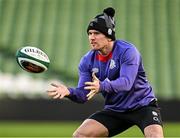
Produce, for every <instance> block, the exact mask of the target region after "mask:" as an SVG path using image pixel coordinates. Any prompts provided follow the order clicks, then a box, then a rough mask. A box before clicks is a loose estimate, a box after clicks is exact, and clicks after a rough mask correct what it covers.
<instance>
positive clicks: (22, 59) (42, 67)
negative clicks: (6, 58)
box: [16, 46, 50, 73]
mask: <svg viewBox="0 0 180 138" xmlns="http://www.w3.org/2000/svg"><path fill="white" fill-rule="evenodd" d="M16 61H17V63H18V64H19V66H20V67H21V68H22V69H24V70H25V71H28V72H31V73H41V72H44V71H46V70H48V68H49V64H50V60H49V57H48V56H47V54H46V53H45V52H43V51H42V50H41V49H39V48H37V47H32V46H25V47H22V48H20V49H18V50H17V52H16Z"/></svg>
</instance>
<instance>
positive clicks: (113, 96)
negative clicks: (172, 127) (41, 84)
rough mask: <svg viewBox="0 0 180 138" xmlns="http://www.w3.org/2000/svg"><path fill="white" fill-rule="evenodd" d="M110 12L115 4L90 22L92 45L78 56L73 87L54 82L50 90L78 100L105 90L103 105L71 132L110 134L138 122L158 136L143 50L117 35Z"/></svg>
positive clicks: (158, 121) (158, 119) (147, 134)
mask: <svg viewBox="0 0 180 138" xmlns="http://www.w3.org/2000/svg"><path fill="white" fill-rule="evenodd" d="M114 14H115V10H114V9H113V8H111V7H110V8H107V9H105V10H104V11H103V13H102V14H100V15H97V16H96V17H95V18H94V19H93V20H92V21H91V22H90V24H89V25H88V28H87V33H88V37H89V42H90V45H91V50H90V51H89V52H88V53H87V54H86V55H84V56H83V57H82V59H81V61H80V64H79V82H78V86H77V88H67V87H66V86H64V85H62V84H52V86H53V87H52V88H51V89H50V90H48V94H49V96H51V97H53V98H54V99H57V98H59V99H62V98H64V97H67V98H69V99H70V100H72V101H74V102H80V103H84V102H86V101H87V100H90V99H91V98H92V97H93V96H95V95H96V94H97V93H101V94H102V95H103V97H104V99H105V106H104V109H102V110H101V111H98V112H96V113H94V114H92V115H91V116H90V117H89V118H88V119H86V120H85V121H84V122H83V123H82V124H81V125H80V127H79V128H78V129H77V130H76V131H75V132H74V134H73V137H111V136H115V135H117V134H119V133H121V132H123V131H125V130H126V129H128V128H130V127H131V126H133V125H137V126H138V127H139V128H140V129H141V131H142V132H143V134H144V136H145V137H147V138H154V137H158V138H160V137H161V138H162V137H163V130H162V121H161V115H160V111H159V108H158V105H157V99H156V97H155V96H154V93H153V90H152V87H151V86H150V84H149V83H148V81H147V78H146V75H145V71H144V68H143V63H142V59H141V55H140V53H139V51H138V50H137V49H136V48H135V46H134V45H133V44H131V43H128V42H126V41H123V40H116V39H115V22H114V18H113V17H114Z"/></svg>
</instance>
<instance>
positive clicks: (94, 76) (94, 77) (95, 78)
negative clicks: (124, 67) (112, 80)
mask: <svg viewBox="0 0 180 138" xmlns="http://www.w3.org/2000/svg"><path fill="white" fill-rule="evenodd" d="M92 77H93V81H98V80H99V79H98V78H97V77H96V75H95V72H93V73H92Z"/></svg>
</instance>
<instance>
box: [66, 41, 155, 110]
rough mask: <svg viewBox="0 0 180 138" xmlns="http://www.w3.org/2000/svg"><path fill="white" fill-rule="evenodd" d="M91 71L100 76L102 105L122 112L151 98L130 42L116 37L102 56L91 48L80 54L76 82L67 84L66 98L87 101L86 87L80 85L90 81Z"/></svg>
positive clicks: (148, 101)
mask: <svg viewBox="0 0 180 138" xmlns="http://www.w3.org/2000/svg"><path fill="white" fill-rule="evenodd" d="M92 72H96V76H97V78H99V80H100V93H101V94H102V95H103V97H104V98H105V107H104V108H105V109H108V110H113V111H117V112H124V111H128V110H133V109H136V108H138V107H142V106H145V105H148V104H149V103H150V102H151V101H152V100H153V99H155V96H154V93H153V90H152V87H151V86H150V84H149V83H148V80H147V78H146V74H145V71H144V67H143V63H142V58H141V55H140V53H139V51H138V50H137V49H136V47H135V46H134V45H133V44H131V43H128V42H126V41H123V40H116V41H115V42H114V46H113V50H112V52H111V53H110V54H109V55H108V56H106V57H103V56H102V55H100V54H99V52H98V51H95V50H91V51H89V52H88V53H87V54H86V55H84V56H83V57H82V59H81V61H80V64H79V82H78V86H77V87H76V88H68V89H69V91H70V95H69V96H68V98H69V99H71V100H72V101H74V102H79V103H84V102H86V101H87V97H86V95H87V94H88V93H89V90H85V89H84V87H85V82H86V81H92Z"/></svg>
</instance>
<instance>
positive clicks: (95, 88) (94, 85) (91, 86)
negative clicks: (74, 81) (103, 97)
mask: <svg viewBox="0 0 180 138" xmlns="http://www.w3.org/2000/svg"><path fill="white" fill-rule="evenodd" d="M92 80H93V81H92V82H85V85H86V87H84V89H86V90H90V92H89V93H88V94H87V98H88V100H90V99H91V98H92V97H93V96H94V95H95V94H97V93H98V92H99V88H100V84H99V79H98V78H97V77H96V75H95V73H94V72H93V73H92Z"/></svg>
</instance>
